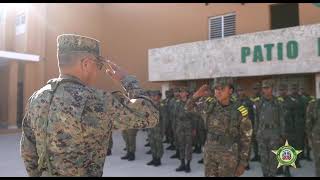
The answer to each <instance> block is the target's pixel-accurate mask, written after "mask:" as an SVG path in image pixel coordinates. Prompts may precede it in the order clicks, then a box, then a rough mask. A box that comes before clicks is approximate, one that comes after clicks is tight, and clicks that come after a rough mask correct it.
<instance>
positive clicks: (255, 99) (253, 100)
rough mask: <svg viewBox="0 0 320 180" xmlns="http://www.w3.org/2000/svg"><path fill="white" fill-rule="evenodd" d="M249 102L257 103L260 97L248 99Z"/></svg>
mask: <svg viewBox="0 0 320 180" xmlns="http://www.w3.org/2000/svg"><path fill="white" fill-rule="evenodd" d="M250 100H251V101H252V102H257V101H259V100H260V97H255V98H253V97H252V98H250Z"/></svg>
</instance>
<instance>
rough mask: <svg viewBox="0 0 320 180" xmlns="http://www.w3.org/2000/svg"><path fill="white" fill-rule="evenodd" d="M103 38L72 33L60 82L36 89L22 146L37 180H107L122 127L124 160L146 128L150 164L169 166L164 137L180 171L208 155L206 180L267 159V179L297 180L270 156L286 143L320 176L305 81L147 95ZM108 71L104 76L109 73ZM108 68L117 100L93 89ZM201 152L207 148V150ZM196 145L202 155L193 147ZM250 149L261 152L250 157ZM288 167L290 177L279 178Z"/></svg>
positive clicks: (66, 38) (318, 113)
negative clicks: (106, 50) (106, 49)
mask: <svg viewBox="0 0 320 180" xmlns="http://www.w3.org/2000/svg"><path fill="white" fill-rule="evenodd" d="M100 54H101V51H100V43H99V41H97V40H95V39H93V38H89V37H85V36H80V35H74V34H63V35H60V36H58V37H57V57H58V67H59V72H60V75H59V77H58V78H54V79H51V80H49V81H48V82H47V84H46V85H45V86H44V87H42V88H41V89H39V90H38V91H35V92H34V93H33V95H32V96H31V97H30V98H29V100H28V103H27V105H26V113H25V116H24V118H23V124H22V136H21V142H20V151H21V156H22V159H23V161H24V164H25V167H26V171H27V172H28V175H29V176H102V174H103V167H104V163H105V157H106V155H112V152H111V149H112V144H113V141H112V130H121V131H122V132H123V138H124V141H125V144H126V147H125V150H126V151H127V153H126V155H125V156H124V157H121V159H123V160H128V161H133V160H135V151H136V142H135V141H136V135H137V132H138V130H139V129H142V130H143V129H146V130H147V132H148V141H149V143H148V144H149V145H150V148H151V149H150V152H148V153H150V154H152V160H151V161H150V162H148V163H147V165H154V166H155V167H157V166H160V165H161V158H162V156H163V151H164V146H163V139H164V136H165V142H167V143H169V144H170V146H169V147H167V148H166V149H168V150H175V151H176V152H175V154H174V155H173V156H171V158H178V159H179V160H180V165H179V166H178V167H177V169H176V171H184V172H186V173H188V172H190V171H191V167H190V162H191V160H192V153H193V152H195V153H201V151H202V150H203V160H200V161H199V163H203V164H204V174H205V176H214V177H217V176H241V175H242V174H243V173H244V172H245V170H246V169H250V167H249V161H250V157H251V155H252V156H253V159H251V160H252V161H260V162H261V167H262V173H263V176H267V177H270V176H276V175H277V174H281V173H284V174H285V175H286V176H291V175H290V169H289V168H288V167H286V168H285V169H284V170H282V169H277V163H278V162H277V159H276V156H275V155H274V154H273V153H272V150H276V149H278V148H279V147H281V146H283V145H284V144H285V142H286V141H289V144H290V145H292V146H293V147H294V148H295V149H297V150H302V151H303V153H300V154H298V159H297V161H296V166H297V167H298V168H300V167H301V164H300V161H301V159H306V160H309V161H311V158H310V146H311V148H312V149H313V160H314V162H315V167H316V175H317V176H320V157H319V154H318V152H319V151H320V143H319V142H320V133H319V132H320V123H319V122H318V120H319V119H320V105H319V104H320V100H316V99H315V98H314V97H312V96H310V95H308V94H307V93H306V92H305V90H304V89H300V92H299V89H298V85H297V84H292V85H290V89H289V90H290V93H288V91H289V90H288V84H286V82H283V83H281V84H280V86H279V90H280V94H279V96H278V97H276V96H274V91H273V89H274V88H275V84H274V82H273V81H272V80H269V79H267V80H263V81H262V82H261V83H260V82H259V83H257V84H255V86H254V87H253V92H254V95H253V97H251V98H249V97H248V96H247V95H246V94H247V89H245V88H244V87H241V86H239V85H238V86H235V83H234V80H233V78H230V77H219V78H215V79H213V82H212V83H210V84H211V85H210V86H209V85H207V84H204V85H202V86H201V87H200V88H199V89H198V90H197V91H195V92H193V91H191V90H190V89H188V88H187V87H177V88H174V89H170V90H169V91H167V92H166V94H165V95H166V97H165V99H163V100H161V97H162V94H161V93H160V92H159V91H145V90H144V89H142V88H141V87H140V85H139V81H138V80H137V79H136V77H134V76H132V75H129V74H128V73H127V72H126V71H125V70H123V69H122V68H121V67H119V66H118V65H116V64H115V63H113V62H111V61H109V60H106V59H105V58H103V57H102V56H101V55H100ZM103 67H104V68H105V69H103ZM100 70H105V73H107V74H108V75H109V76H110V78H111V79H112V80H114V81H115V82H116V83H119V84H120V85H121V86H122V87H123V89H124V91H125V92H126V94H127V95H124V94H123V93H121V91H115V92H112V93H109V92H105V91H102V90H99V89H95V88H92V87H90V86H91V85H92V84H94V83H95V82H96V81H97V80H98V77H99V76H98V72H99V71H100ZM202 147H203V149H202ZM193 148H194V149H193ZM251 149H253V151H252V152H253V153H254V154H251ZM281 170H282V171H283V172H281Z"/></svg>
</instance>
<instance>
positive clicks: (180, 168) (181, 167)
mask: <svg viewBox="0 0 320 180" xmlns="http://www.w3.org/2000/svg"><path fill="white" fill-rule="evenodd" d="M185 169H186V164H185V162H184V159H182V160H181V164H180V166H179V167H178V168H177V169H176V171H178V172H179V171H184V170H185Z"/></svg>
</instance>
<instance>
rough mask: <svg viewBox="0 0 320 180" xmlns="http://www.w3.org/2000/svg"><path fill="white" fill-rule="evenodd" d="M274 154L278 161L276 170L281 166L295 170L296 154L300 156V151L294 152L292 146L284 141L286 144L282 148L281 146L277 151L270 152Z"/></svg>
mask: <svg viewBox="0 0 320 180" xmlns="http://www.w3.org/2000/svg"><path fill="white" fill-rule="evenodd" d="M272 152H273V153H274V154H276V156H277V160H278V162H279V163H278V166H277V168H279V167H281V166H292V167H294V168H296V164H295V161H296V160H297V157H298V154H300V153H301V152H302V151H301V150H295V149H294V148H293V147H292V146H290V145H289V143H288V140H286V143H285V145H284V146H281V147H280V148H279V149H277V150H272Z"/></svg>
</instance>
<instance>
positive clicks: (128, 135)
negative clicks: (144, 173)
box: [121, 129, 138, 160]
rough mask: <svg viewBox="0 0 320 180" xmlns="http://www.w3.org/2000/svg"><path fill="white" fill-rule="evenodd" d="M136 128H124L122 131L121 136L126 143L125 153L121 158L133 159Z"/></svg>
mask: <svg viewBox="0 0 320 180" xmlns="http://www.w3.org/2000/svg"><path fill="white" fill-rule="evenodd" d="M137 133H138V129H126V130H123V131H122V137H123V140H124V142H125V144H126V149H127V154H126V155H125V156H124V157H122V158H121V159H129V160H134V159H135V155H134V154H135V152H136V137H137Z"/></svg>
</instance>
